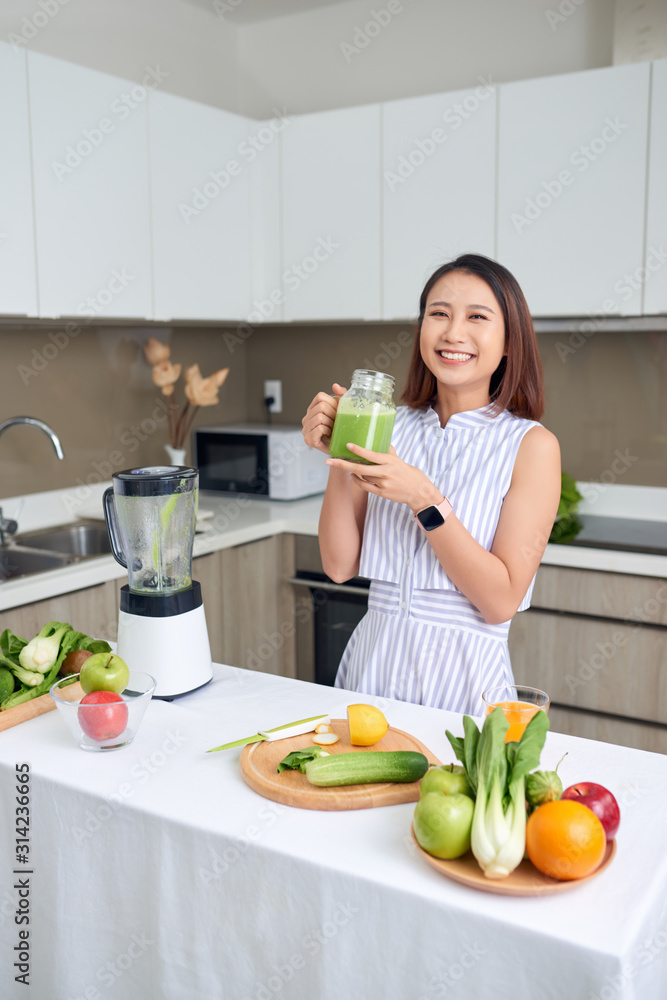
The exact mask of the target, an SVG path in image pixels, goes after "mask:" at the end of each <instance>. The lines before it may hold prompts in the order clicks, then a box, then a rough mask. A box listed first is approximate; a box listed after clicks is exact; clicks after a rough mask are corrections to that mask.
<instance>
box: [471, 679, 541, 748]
mask: <svg viewBox="0 0 667 1000" xmlns="http://www.w3.org/2000/svg"><path fill="white" fill-rule="evenodd" d="M482 701H483V702H484V714H485V715H488V714H489V712H492V711H493V709H494V708H498V707H500V708H502V710H503V712H504V713H505V717H506V718H507V721H508V722H509V724H510V725H509V729H508V730H507V733H506V734H505V743H510V742H512V741H513V740H520V739H521V737H522V736H523V733H524V730H525V728H526V726H527V725H528V723H529V722H530V720H531V719H532V717H533V716H534V715H535V713H536V712H539V711H542V712H547V713H548V712H549V705H550V704H551V698H550V697H549V695H548V694H547V693H546V691H541V690H540V689H539V688H534V687H528V686H527V685H526V684H501V685H500V686H499V687H493V688H487V690H486V691H483V692H482Z"/></svg>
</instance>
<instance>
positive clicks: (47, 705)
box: [0, 677, 83, 732]
mask: <svg viewBox="0 0 667 1000" xmlns="http://www.w3.org/2000/svg"><path fill="white" fill-rule="evenodd" d="M59 679H60V680H62V677H61V678H59ZM54 683H55V681H54ZM63 691H66V692H67V694H61V697H62V698H65V699H66V700H67V701H78V700H79V698H81V697H83V691H82V690H81V685H80V684H79V682H78V681H76V682H75V683H74V684H71V685H68V686H67V687H66V688H63ZM55 707H56V703H55V701H54V700H53V698H52V697H51V695H50V694H49V693H48V691H47V693H46V694H40V695H39V697H37V698H32V699H31V700H30V701H24V702H23V704H22V705H16V706H15V707H14V708H7V709H5V711H4V712H0V732H2V731H3V730H5V729H11V728H12V726H18V724H19V723H20V722H25V721H26V720H27V719H34V718H36V717H37V716H38V715H44V713H45V712H50V711H52V709H54V708H55Z"/></svg>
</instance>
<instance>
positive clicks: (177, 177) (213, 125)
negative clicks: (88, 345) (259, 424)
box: [149, 92, 253, 320]
mask: <svg viewBox="0 0 667 1000" xmlns="http://www.w3.org/2000/svg"><path fill="white" fill-rule="evenodd" d="M149 118H150V127H149V131H150V153H151V203H152V226H153V259H154V275H155V317H156V319H203V320H205V319H220V320H233V319H245V318H246V317H247V315H248V310H249V307H250V178H249V175H250V160H249V153H247V152H245V150H246V142H247V138H248V136H249V134H250V133H252V131H253V127H252V125H251V124H250V123H249V122H248V120H247V119H245V118H242V117H241V116H240V115H234V114H231V113H230V112H227V111H221V110H219V109H218V108H211V107H208V106H207V105H204V104H196V103H195V102H194V101H189V100H186V99H185V98H182V97H174V96H173V95H172V94H164V93H160V92H154V93H152V94H151V95H150V105H149Z"/></svg>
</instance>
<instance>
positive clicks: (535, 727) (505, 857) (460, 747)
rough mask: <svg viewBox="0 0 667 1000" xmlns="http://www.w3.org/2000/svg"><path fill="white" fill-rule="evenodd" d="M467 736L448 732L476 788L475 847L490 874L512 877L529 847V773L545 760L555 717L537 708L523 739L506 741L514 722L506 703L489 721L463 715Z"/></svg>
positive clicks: (481, 864)
mask: <svg viewBox="0 0 667 1000" xmlns="http://www.w3.org/2000/svg"><path fill="white" fill-rule="evenodd" d="M463 726H464V732H465V736H464V738H463V739H461V738H460V737H456V736H453V735H452V734H451V733H450V732H447V738H448V739H449V742H450V743H451V745H452V747H453V749H454V753H455V754H456V756H457V758H458V759H459V760H460V761H461V763H462V764H463V765H464V767H465V769H466V774H467V776H468V781H469V782H470V785H471V786H472V788H473V791H474V792H475V811H474V813H473V820H472V835H471V841H472V843H471V847H472V852H473V854H474V855H475V857H476V859H477V861H478V863H479V866H480V868H481V869H482V871H483V872H484V874H485V875H486V877H487V878H506V877H507V876H508V875H509V874H510V873H511V872H512V871H514V869H515V868H516V867H517V866H518V865H519V864H520V863H521V861H522V859H523V856H524V853H525V850H526V788H525V781H526V776H527V775H528V773H529V772H530V771H532V770H533V769H534V768H536V767H538V765H539V763H540V754H541V752H542V747H543V746H544V741H545V739H546V734H547V730H548V728H549V719H548V718H547V715H546V712H536V713H535V715H534V716H533V718H532V719H531V720H530V722H529V723H528V725H527V726H526V729H525V731H524V733H523V736H522V737H521V740H520V741H519V742H518V743H505V733H506V732H507V729H508V726H509V723H508V721H507V719H506V717H505V714H504V713H503V710H502V709H501V708H495V709H494V710H493V711H492V712H491V713H490V714H489V715H487V717H486V719H485V720H484V725H483V727H482V731H481V733H480V731H479V729H478V728H477V726H476V724H475V722H474V720H473V719H471V718H470V716H465V718H464V720H463Z"/></svg>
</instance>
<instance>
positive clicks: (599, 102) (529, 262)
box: [497, 63, 662, 316]
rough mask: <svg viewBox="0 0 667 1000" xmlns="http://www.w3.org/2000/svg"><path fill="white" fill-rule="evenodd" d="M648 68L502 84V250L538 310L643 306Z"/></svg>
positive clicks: (622, 310) (636, 309)
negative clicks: (641, 276)
mask: <svg viewBox="0 0 667 1000" xmlns="http://www.w3.org/2000/svg"><path fill="white" fill-rule="evenodd" d="M650 69H651V66H650V63H638V64H635V65H629V66H613V67H610V68H606V69H597V70H590V71H586V72H581V73H568V74H567V75H564V76H552V77H544V78H543V79H539V80H526V81H521V82H519V83H509V84H503V85H502V86H501V87H500V105H499V123H498V138H499V146H498V222H497V248H498V249H497V255H498V259H499V260H501V261H502V262H503V264H505V265H506V266H507V267H509V269H510V270H511V271H512V272H513V273H514V274H516V275H517V278H518V280H519V281H520V283H521V286H522V288H523V290H524V292H525V294H526V298H527V300H528V305H529V307H530V309H531V312H532V313H533V315H536V316H568V315H569V316H578V315H585V314H587V313H589V312H590V313H594V314H602V313H609V314H622V315H638V314H639V313H640V312H641V308H642V295H641V282H640V281H638V280H634V278H632V276H633V275H635V273H637V275H639V273H640V271H639V269H641V267H642V265H643V261H644V211H645V197H646V144H647V130H648V109H649V74H650ZM660 128H662V125H661V126H660ZM658 183H660V182H658ZM628 275H630V276H631V280H630V281H628V280H627V276H628Z"/></svg>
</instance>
